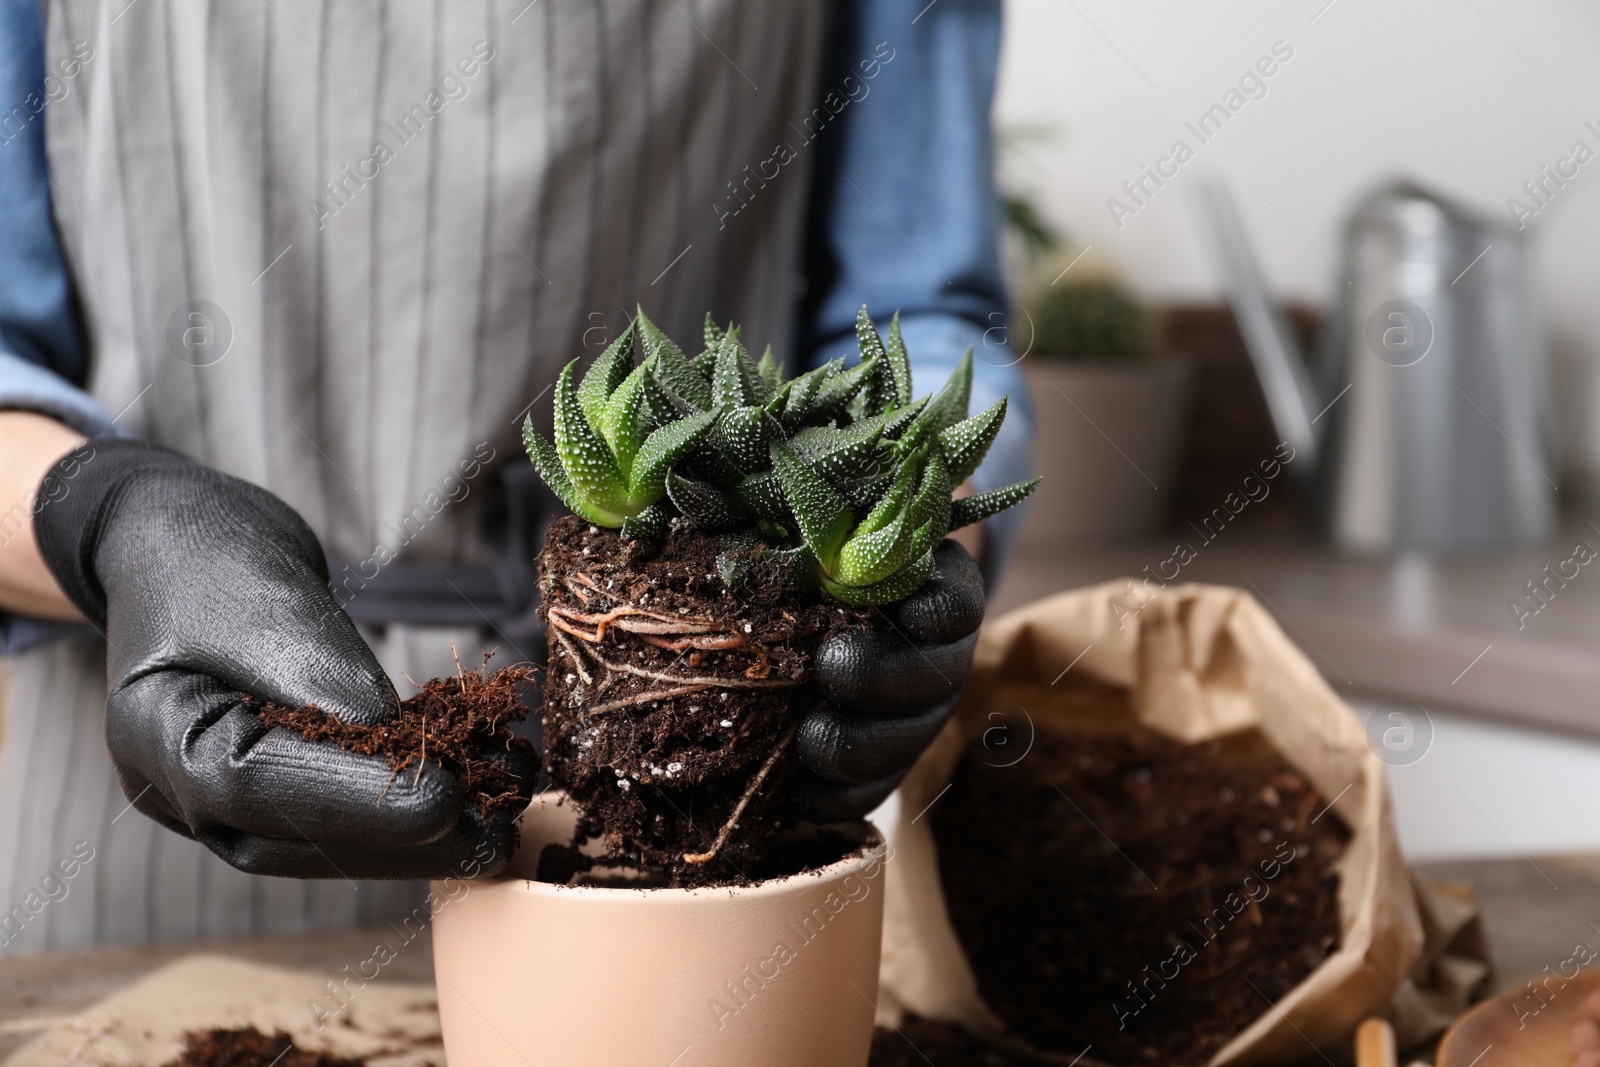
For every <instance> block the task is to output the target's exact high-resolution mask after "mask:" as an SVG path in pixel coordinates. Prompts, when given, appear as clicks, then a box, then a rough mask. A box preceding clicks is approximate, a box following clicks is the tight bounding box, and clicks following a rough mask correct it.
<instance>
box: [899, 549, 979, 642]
mask: <svg viewBox="0 0 1600 1067" xmlns="http://www.w3.org/2000/svg"><path fill="white" fill-rule="evenodd" d="M983 603H984V589H983V574H982V573H981V572H980V571H979V570H978V565H977V564H976V563H975V562H973V559H972V556H971V555H969V554H968V553H967V550H966V549H965V548H963V547H962V546H961V545H960V544H959V543H958V542H956V541H952V540H950V539H949V538H946V539H945V540H944V541H943V542H942V543H940V545H939V547H938V548H936V549H934V552H933V574H932V575H931V576H929V578H928V580H927V581H926V582H924V583H923V585H922V588H920V589H918V590H917V591H916V592H915V593H912V594H911V595H910V596H908V597H906V598H905V599H904V600H902V601H901V602H900V606H899V607H898V608H897V609H896V610H895V616H896V618H897V620H898V621H899V623H900V628H901V629H902V630H904V631H905V632H906V635H907V636H908V637H910V638H911V639H912V640H914V641H920V642H923V643H925V644H930V645H948V644H951V643H952V642H955V641H959V640H961V639H962V638H963V637H966V636H967V635H968V634H970V633H972V632H973V631H974V630H976V629H977V628H978V627H979V626H981V625H983Z"/></svg>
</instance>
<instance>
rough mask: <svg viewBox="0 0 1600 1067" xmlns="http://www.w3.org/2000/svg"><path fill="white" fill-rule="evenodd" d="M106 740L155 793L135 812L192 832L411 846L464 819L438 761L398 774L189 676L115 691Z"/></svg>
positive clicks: (155, 677) (126, 770)
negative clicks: (276, 722) (266, 719)
mask: <svg viewBox="0 0 1600 1067" xmlns="http://www.w3.org/2000/svg"><path fill="white" fill-rule="evenodd" d="M106 741H107V744H108V746H109V747H110V750H111V755H112V759H113V761H114V762H115V763H116V765H117V767H118V770H119V774H120V775H121V777H122V779H123V781H124V783H126V784H129V785H131V784H133V783H134V782H135V781H137V780H139V779H143V780H144V781H145V782H147V783H148V784H149V786H150V789H149V794H152V795H148V796H146V797H142V798H140V799H139V800H137V801H136V802H135V803H136V806H140V810H142V811H146V812H149V813H150V814H151V815H152V816H153V817H155V818H157V819H158V821H163V822H169V820H172V819H176V820H177V821H179V822H181V823H182V824H183V825H184V826H186V827H188V828H189V831H190V833H191V834H193V835H194V836H196V837H200V836H202V835H203V834H204V833H205V832H206V831H208V830H210V829H213V828H226V829H228V830H230V831H233V832H238V833H245V834H254V835H264V836H267V837H277V838H289V839H295V838H299V839H303V840H304V839H309V840H312V841H316V842H317V843H319V844H324V843H327V844H338V843H350V844H359V845H366V846H368V847H371V848H377V849H381V848H399V847H405V846H413V847H414V846H420V845H424V844H428V843H430V842H433V841H436V840H439V839H440V838H442V837H444V836H445V835H446V834H448V833H450V832H451V830H452V829H453V828H454V827H455V826H456V823H457V821H458V820H459V819H460V817H461V812H462V796H461V788H460V786H459V785H458V784H457V782H456V780H455V777H454V776H453V775H451V774H450V773H448V772H447V771H445V770H444V769H443V768H441V767H439V766H438V765H437V764H434V763H424V764H421V765H420V766H419V767H408V768H406V769H405V770H403V771H400V772H399V773H396V772H394V771H391V770H390V769H389V766H388V763H387V762H386V761H385V760H384V759H383V758H382V757H379V756H364V755H357V754H355V753H348V752H342V751H340V749H339V747H338V745H337V744H335V743H333V742H331V741H317V742H311V741H306V740H304V739H303V738H302V737H300V735H299V734H297V733H295V732H294V731H292V730H289V729H286V728H282V727H279V728H276V729H270V730H269V729H268V728H267V726H266V724H264V723H263V722H262V721H261V719H260V717H259V716H258V715H257V714H256V712H255V711H254V710H253V709H252V708H250V707H247V706H245V705H244V704H243V703H242V702H241V700H240V698H239V696H238V694H237V693H234V692H232V691H231V690H230V689H229V688H228V687H227V686H225V685H223V684H222V683H220V682H218V681H216V680H214V679H211V678H207V677H205V676H203V675H198V674H193V673H191V672H188V671H160V672H157V673H155V674H149V675H146V676H144V677H142V678H139V679H137V680H135V681H133V682H132V683H130V684H128V685H127V686H124V687H122V688H120V689H117V690H116V691H114V692H113V693H112V696H111V699H110V700H109V701H108V702H107V706H106ZM531 785H532V783H531V780H530V781H529V788H530V790H531ZM163 816H164V817H163Z"/></svg>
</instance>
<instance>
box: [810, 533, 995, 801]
mask: <svg viewBox="0 0 1600 1067" xmlns="http://www.w3.org/2000/svg"><path fill="white" fill-rule="evenodd" d="M983 602H984V592H983V576H982V575H981V574H980V573H979V572H978V565H977V564H976V563H974V562H973V560H972V557H971V556H970V555H968V554H967V550H966V549H964V548H962V547H961V546H960V545H959V544H957V543H956V542H954V541H952V540H948V539H947V540H946V541H945V542H944V543H943V544H941V545H940V546H939V547H938V548H937V549H936V550H935V551H934V565H933V575H932V577H930V578H929V579H928V581H927V582H926V583H925V584H924V585H923V586H922V588H921V589H919V590H917V591H916V592H915V593H913V594H912V595H911V596H909V597H907V598H906V599H905V600H903V601H901V602H900V603H898V604H894V605H891V606H889V607H886V608H884V609H883V614H884V617H885V618H886V619H887V620H888V621H889V623H890V625H891V629H888V630H858V631H855V632H852V633H845V634H839V635H836V636H834V637H831V638H829V639H828V640H827V641H825V642H823V644H822V647H821V648H820V649H818V650H817V657H816V666H815V669H816V686H817V689H818V691H819V692H820V693H821V694H822V697H823V699H824V700H825V701H826V702H825V703H823V704H821V705H820V706H818V707H817V708H815V709H814V710H813V711H812V712H811V713H810V714H809V715H807V716H806V717H805V719H803V720H802V721H801V723H800V729H799V732H798V733H797V734H796V735H795V747H796V750H797V751H798V753H799V755H800V760H801V762H802V763H804V764H805V766H806V767H807V768H808V769H809V771H810V773H809V774H808V775H807V776H806V777H805V778H803V779H802V780H801V781H799V782H798V783H796V785H795V787H794V789H795V792H794V797H795V813H796V814H797V815H799V816H801V817H802V818H806V819H811V820H813V821H817V822H828V821H834V820H843V819H853V818H857V817H859V816H862V815H865V814H866V813H867V812H869V811H871V810H872V809H873V808H875V807H877V806H878V804H879V803H881V802H882V801H883V799H884V798H885V797H887V796H888V795H889V794H890V793H892V792H894V788H895V786H897V785H899V784H900V780H901V779H902V778H904V777H905V776H906V772H907V771H909V770H910V769H911V765H912V764H913V763H915V762H916V760H917V757H918V756H920V755H921V754H922V751H923V749H925V748H927V747H928V744H929V743H930V742H931V741H932V740H933V738H934V736H935V735H937V734H938V732H939V731H940V729H942V728H943V726H944V724H945V721H946V720H948V719H949V718H950V715H951V713H952V712H953V711H955V708H956V704H957V703H958V702H959V701H960V699H961V693H962V690H964V689H965V688H966V684H967V676H968V675H969V674H970V673H971V671H972V651H973V649H974V647H976V645H977V643H978V627H979V626H980V625H981V624H982V623H983Z"/></svg>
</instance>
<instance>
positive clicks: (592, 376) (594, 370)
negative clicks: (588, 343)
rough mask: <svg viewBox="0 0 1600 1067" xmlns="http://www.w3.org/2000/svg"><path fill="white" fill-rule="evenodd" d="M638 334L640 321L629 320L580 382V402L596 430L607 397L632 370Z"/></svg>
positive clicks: (598, 426) (597, 357)
mask: <svg viewBox="0 0 1600 1067" xmlns="http://www.w3.org/2000/svg"><path fill="white" fill-rule="evenodd" d="M636 336H638V325H637V323H636V322H634V321H629V323H628V328H627V329H625V330H623V331H622V333H621V335H620V336H618V338H617V339H616V340H615V341H612V342H611V343H610V344H609V345H607V346H606V347H605V351H603V352H601V353H600V354H599V355H598V356H596V357H595V360H594V362H593V363H591V364H590V365H589V369H588V370H587V371H586V372H584V375H583V381H582V382H581V383H579V385H578V403H579V404H581V405H583V413H584V415H586V416H588V419H589V425H590V426H593V427H594V428H595V429H597V430H598V429H599V428H600V413H601V412H602V411H603V410H605V406H606V401H607V400H608V399H609V398H610V396H611V394H612V393H614V392H616V391H617V386H619V385H621V384H622V382H623V380H624V379H625V378H627V377H628V373H629V372H630V371H632V370H633V342H634V338H635V337H636Z"/></svg>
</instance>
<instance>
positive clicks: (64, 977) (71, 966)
mask: <svg viewBox="0 0 1600 1067" xmlns="http://www.w3.org/2000/svg"><path fill="white" fill-rule="evenodd" d="M431 935H432V931H425V932H424V933H423V934H422V935H421V936H419V937H417V938H416V939H415V940H413V941H411V942H410V943H409V944H407V945H406V947H405V949H404V950H403V951H402V952H400V953H399V955H397V956H396V957H395V959H394V961H393V962H391V963H389V964H387V965H386V966H385V967H384V968H383V970H382V972H381V973H380V975H379V977H378V978H377V979H376V980H377V981H380V982H430V983H431V982H432V981H433V940H432V936H431ZM385 940H387V941H388V942H389V943H391V944H392V943H394V941H395V937H394V932H393V931H392V930H389V929H387V928H385V927H379V928H377V929H367V930H360V929H357V930H345V931H341V932H338V933H323V934H303V935H296V936H281V937H257V938H249V939H245V940H239V941H203V942H187V943H180V944H170V945H148V946H139V947H136V948H111V949H102V950H100V951H97V952H48V953H42V954H40V955H36V956H17V957H11V958H6V959H0V1056H5V1055H9V1054H10V1053H11V1052H12V1051H13V1050H15V1049H17V1048H18V1047H20V1046H21V1045H23V1044H25V1043H26V1042H27V1041H28V1039H29V1037H30V1036H31V1034H29V1033H21V1034H17V1033H5V1032H4V1031H5V1030H7V1029H14V1027H8V1026H7V1025H6V1024H8V1023H16V1022H18V1021H19V1020H28V1019H39V1018H50V1017H53V1016H60V1015H66V1016H72V1015H74V1014H76V1009H75V1008H74V1005H76V1006H77V1007H78V1008H84V1007H87V1006H88V1005H90V1004H92V1003H94V1002H95V1001H97V1000H99V999H100V998H101V997H104V996H106V995H107V994H109V993H112V992H114V991H116V990H118V989H120V988H122V987H123V986H125V985H127V984H128V983H130V982H133V981H135V980H136V979H138V978H140V977H142V976H144V975H146V974H148V973H150V972H151V971H153V970H155V969H156V968H157V967H160V966H161V965H162V964H164V963H168V962H170V961H172V960H174V959H177V958H178V957H180V956H186V955H188V954H190V953H193V952H205V953H211V954H214V955H222V956H235V957H238V958H240V959H245V960H254V961H256V962H259V963H270V964H274V965H277V966H280V967H292V968H296V969H299V970H306V971H313V972H319V973H322V974H325V975H327V976H328V977H330V978H331V977H334V976H336V975H338V974H339V972H340V969H341V968H343V967H345V966H346V965H347V964H348V965H351V966H355V965H357V964H359V963H360V962H361V961H362V960H365V959H367V958H368V957H369V956H371V955H372V949H373V946H374V945H376V944H377V943H378V942H380V941H385Z"/></svg>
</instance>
